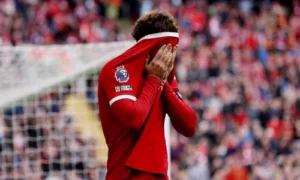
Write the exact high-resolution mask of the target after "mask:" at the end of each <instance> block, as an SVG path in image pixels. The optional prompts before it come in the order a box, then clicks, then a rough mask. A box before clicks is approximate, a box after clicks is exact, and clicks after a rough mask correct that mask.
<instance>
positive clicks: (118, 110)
mask: <svg viewBox="0 0 300 180" xmlns="http://www.w3.org/2000/svg"><path fill="white" fill-rule="evenodd" d="M171 51H172V48H171V46H170V45H168V46H167V45H164V46H162V47H161V49H160V50H159V52H158V53H157V54H156V56H155V57H154V58H153V60H152V61H151V63H149V64H148V63H146V67H145V69H146V71H147V76H148V77H147V79H146V82H145V83H144V86H143V87H142V90H141V92H140V94H139V96H138V97H137V98H135V97H134V98H131V97H130V96H127V97H126V95H125V96H123V98H121V99H118V100H117V101H114V102H113V103H110V105H111V109H112V111H113V113H114V115H115V116H116V118H117V119H118V120H119V121H120V122H121V123H122V124H124V126H126V127H129V128H132V129H135V130H136V131H138V130H139V129H140V128H141V126H142V125H143V123H144V121H145V120H146V118H147V116H148V114H149V112H150V110H151V108H152V105H153V104H154V101H155V98H156V97H157V96H158V95H160V94H161V89H162V88H160V86H162V84H161V82H162V80H163V78H164V74H165V71H166V69H167V64H168V62H169V61H171V58H172V52H171Z"/></svg>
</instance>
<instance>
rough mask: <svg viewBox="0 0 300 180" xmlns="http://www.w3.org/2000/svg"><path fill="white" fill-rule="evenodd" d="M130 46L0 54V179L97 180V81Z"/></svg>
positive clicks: (19, 49)
mask: <svg viewBox="0 0 300 180" xmlns="http://www.w3.org/2000/svg"><path fill="white" fill-rule="evenodd" d="M133 44H134V42H133V41H123V42H111V43H94V44H78V45H50V46H35V45H26V46H16V47H12V46H2V47H0V77H1V80H0V162H1V164H0V179H9V178H12V179H40V178H43V179H55V178H56V179H72V180H73V179H74V180H75V179H104V177H105V172H106V167H105V166H106V160H107V157H106V155H107V147H106V144H105V140H104V137H103V133H102V131H101V124H100V122H99V120H98V99H97V83H98V81H97V80H98V74H99V72H100V71H101V67H102V66H103V65H104V64H105V63H106V62H107V61H108V60H110V59H112V58H114V57H116V56H118V55H119V54H121V53H122V52H124V50H126V49H128V48H129V47H130V46H132V45H133ZM165 128H166V141H167V142H169V128H170V124H169V121H166V125H165ZM169 147H170V145H169V144H168V145H167V148H168V150H169Z"/></svg>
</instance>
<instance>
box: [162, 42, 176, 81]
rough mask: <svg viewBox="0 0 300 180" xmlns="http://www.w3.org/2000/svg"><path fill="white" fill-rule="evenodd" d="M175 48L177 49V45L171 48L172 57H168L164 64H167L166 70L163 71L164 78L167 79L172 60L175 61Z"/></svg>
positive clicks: (172, 63) (171, 67)
mask: <svg viewBox="0 0 300 180" xmlns="http://www.w3.org/2000/svg"><path fill="white" fill-rule="evenodd" d="M176 50H177V46H175V47H173V48H172V57H171V59H169V60H168V61H167V62H166V64H167V65H168V67H167V71H166V72H165V76H164V80H167V79H168V77H169V75H170V73H171V71H172V70H173V67H174V62H175V57H176ZM172 78H173V77H172Z"/></svg>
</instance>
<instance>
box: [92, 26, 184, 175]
mask: <svg viewBox="0 0 300 180" xmlns="http://www.w3.org/2000/svg"><path fill="white" fill-rule="evenodd" d="M166 43H170V44H172V45H173V46H175V45H176V44H177V43H178V34H177V33H169V32H167V33H157V34H151V35H148V36H145V37H144V38H143V39H142V40H140V41H139V42H138V43H137V44H136V45H134V46H133V47H132V48H130V49H129V50H127V51H126V52H125V53H123V54H122V55H121V56H118V57H117V58H115V59H113V60H112V61H110V62H108V63H107V64H106V65H105V66H104V67H103V69H102V70H101V73H100V75H99V87H98V100H99V111H100V120H101V124H102V128H103V132H104V136H105V138H106V143H107V145H108V149H109V152H108V162H107V168H108V172H107V177H106V179H118V180H119V179H128V178H129V177H130V175H131V173H132V169H135V170H139V171H141V172H148V173H154V174H160V175H164V176H165V177H166V173H167V168H168V162H167V150H166V144H165V137H164V119H165V115H166V111H165V109H164V107H163V103H162V99H161V92H158V88H157V92H156V91H155V93H156V95H155V99H154V100H153V104H152V107H151V109H150V112H149V114H147V117H146V119H145V121H144V122H143V123H142V125H141V126H139V127H138V128H137V129H138V130H137V129H132V128H130V127H128V126H126V124H124V123H123V122H122V121H120V119H118V118H116V112H114V111H113V110H112V108H111V107H112V106H113V104H114V103H116V102H118V101H120V100H131V101H136V100H137V99H138V98H139V96H140V93H141V90H142V88H143V86H144V85H145V83H150V85H149V86H157V87H158V86H159V83H160V82H159V81H158V80H157V79H155V78H148V79H147V77H146V76H145V74H144V67H145V63H146V59H147V56H148V55H150V56H151V57H153V56H154V54H155V53H156V52H157V50H158V49H159V48H160V47H161V45H162V44H166ZM157 81H158V82H157ZM151 83H152V84H151ZM174 83H175V82H174ZM155 88H156V87H155ZM149 92H150V91H149ZM121 111H122V107H121V108H120V112H121ZM166 178H167V177H166Z"/></svg>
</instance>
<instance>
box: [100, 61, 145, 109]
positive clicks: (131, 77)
mask: <svg viewBox="0 0 300 180" xmlns="http://www.w3.org/2000/svg"><path fill="white" fill-rule="evenodd" d="M102 78H103V86H102V87H103V89H104V91H105V94H106V97H107V98H108V100H109V105H110V106H111V105H112V104H113V103H115V102H116V101H119V100H121V99H130V100H132V101H136V99H137V92H138V88H139V87H138V86H137V85H138V84H140V83H138V81H139V80H140V79H139V78H140V76H135V72H134V71H133V69H131V71H130V69H128V68H127V67H125V66H123V65H122V66H118V67H117V68H115V69H112V70H111V71H109V72H107V73H105V74H103V77H102Z"/></svg>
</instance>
